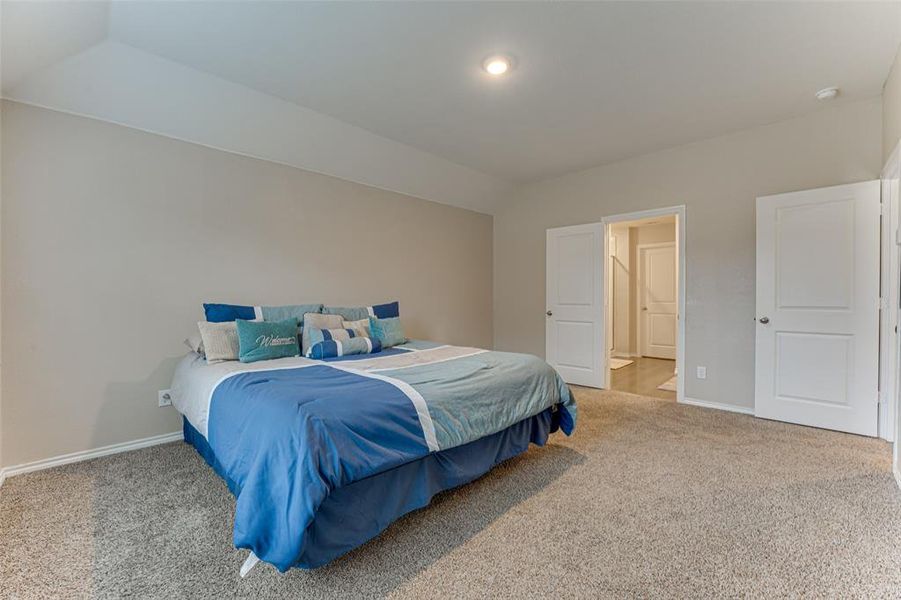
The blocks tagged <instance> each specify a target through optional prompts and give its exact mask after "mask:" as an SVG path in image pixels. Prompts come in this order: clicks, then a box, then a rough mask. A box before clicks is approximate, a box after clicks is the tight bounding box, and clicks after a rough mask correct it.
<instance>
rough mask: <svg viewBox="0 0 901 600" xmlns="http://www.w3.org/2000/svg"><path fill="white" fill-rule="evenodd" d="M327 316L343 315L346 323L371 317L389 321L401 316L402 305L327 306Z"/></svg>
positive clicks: (325, 309) (391, 303)
mask: <svg viewBox="0 0 901 600" xmlns="http://www.w3.org/2000/svg"><path fill="white" fill-rule="evenodd" d="M322 312H324V313H325V314H327V315H341V317H342V318H343V319H344V320H345V321H359V320H360V319H368V318H369V317H378V318H380V319H388V318H391V317H399V316H400V303H398V302H388V303H387V304H375V305H373V306H355V307H347V306H326V307H325V308H323V309H322Z"/></svg>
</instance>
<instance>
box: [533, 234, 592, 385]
mask: <svg viewBox="0 0 901 600" xmlns="http://www.w3.org/2000/svg"><path fill="white" fill-rule="evenodd" d="M605 262H606V252H605V251H604V226H603V225H602V224H600V223H596V224H592V225H576V226H573V227H559V228H557V229H548V230H547V312H546V316H545V318H546V320H547V326H546V337H545V343H546V354H545V355H546V357H547V361H548V363H550V365H551V366H552V367H554V368H555V369H557V372H558V373H560V376H561V377H562V378H563V380H564V381H566V382H567V383H573V384H576V385H585V386H589V387H596V388H600V387H604V386H605V384H606V381H605V380H606V373H607V353H606V352H605V351H604V348H605V346H606V336H605V334H604V296H603V282H604V270H605V269H604V267H605V264H604V263H605Z"/></svg>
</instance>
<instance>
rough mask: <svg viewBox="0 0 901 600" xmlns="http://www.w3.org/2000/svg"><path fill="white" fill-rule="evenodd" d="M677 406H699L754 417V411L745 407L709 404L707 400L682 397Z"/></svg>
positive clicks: (718, 403)
mask: <svg viewBox="0 0 901 600" xmlns="http://www.w3.org/2000/svg"><path fill="white" fill-rule="evenodd" d="M679 404H690V405H692V406H700V407H702V408H715V409H716V410H725V411H728V412H734V413H739V414H742V415H751V416H752V417H753V416H754V409H753V408H749V407H747V406H735V405H734V404H723V403H722V402H709V401H707V400H698V399H697V398H688V397H684V398H682V400H680V401H679Z"/></svg>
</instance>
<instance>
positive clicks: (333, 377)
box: [171, 341, 577, 574]
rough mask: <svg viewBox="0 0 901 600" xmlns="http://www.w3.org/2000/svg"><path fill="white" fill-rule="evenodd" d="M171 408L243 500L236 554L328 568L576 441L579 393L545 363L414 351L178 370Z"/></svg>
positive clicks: (196, 358)
mask: <svg viewBox="0 0 901 600" xmlns="http://www.w3.org/2000/svg"><path fill="white" fill-rule="evenodd" d="M171 397H172V404H173V406H175V408H176V409H178V411H179V412H180V413H181V414H182V415H183V417H184V434H185V441H186V442H188V443H189V444H192V445H193V446H194V447H195V448H196V449H197V451H198V452H199V453H200V455H201V456H202V457H203V458H204V459H205V460H206V461H207V463H209V465H210V466H211V467H212V468H213V469H214V470H215V471H216V473H218V474H219V476H220V477H222V478H223V479H224V480H225V482H226V484H227V485H228V488H229V489H230V490H231V492H232V493H233V494H234V495H235V497H236V508H235V521H234V544H235V546H236V547H238V548H246V549H249V550H250V551H251V554H250V557H249V558H248V562H246V563H245V567H244V569H243V570H242V574H244V573H245V572H246V571H247V570H249V568H250V567H252V565H253V564H254V563H255V561H257V560H263V561H266V562H268V563H271V564H272V565H274V566H275V567H276V568H277V569H278V570H279V571H282V572H284V571H287V570H288V569H290V568H292V567H301V568H315V567H319V566H322V565H325V564H327V563H328V562H330V561H332V560H334V559H335V558H337V557H339V556H341V555H343V554H345V553H346V552H348V551H350V550H352V549H353V548H356V547H357V546H359V545H361V544H363V543H365V542H366V541H368V540H370V539H372V538H373V537H375V536H377V535H378V534H379V533H380V532H381V531H383V530H384V529H385V528H387V527H388V526H389V525H390V524H391V523H392V522H393V521H395V520H396V519H398V518H399V517H401V516H402V515H404V514H406V513H408V512H410V511H412V510H416V509H418V508H422V507H424V506H426V505H428V503H429V501H430V500H431V498H432V496H434V495H435V494H436V493H438V492H440V491H443V490H446V489H450V488H453V487H456V486H459V485H463V484H465V483H468V482H470V481H472V480H474V479H476V478H478V477H480V476H481V475H483V474H485V473H486V472H488V471H489V470H491V469H492V468H493V467H494V466H495V465H497V464H499V463H500V462H503V461H504V460H507V459H509V458H511V457H513V456H515V455H517V454H520V453H522V452H524V451H525V450H526V449H527V448H528V446H529V444H537V445H544V443H545V442H546V441H547V439H548V436H549V435H550V434H551V433H553V432H555V431H557V430H558V429H559V430H562V431H563V432H564V433H566V434H567V435H569V434H570V433H572V431H573V429H574V428H575V425H576V417H577V410H576V405H575V402H574V401H573V398H572V396H571V394H570V391H569V389H568V388H567V386H566V385H565V384H564V383H563V381H562V380H561V379H560V378H559V376H558V375H557V373H556V372H555V371H554V370H553V369H552V368H551V367H550V366H549V365H548V364H547V363H545V362H544V361H542V360H541V359H539V358H536V357H534V356H530V355H524V354H513V353H506V352H494V351H487V350H481V349H477V348H465V347H458V346H447V345H439V344H434V343H429V342H422V341H413V342H408V343H406V344H403V345H401V346H397V347H394V348H389V349H386V350H384V351H382V352H379V353H376V354H361V355H354V356H346V357H341V358H336V359H326V360H312V359H308V358H303V357H291V358H281V359H276V360H265V361H260V362H255V363H249V364H244V363H239V362H236V361H230V362H223V363H217V364H207V362H206V360H204V359H203V358H202V357H201V356H200V355H198V354H196V353H190V354H188V355H187V356H185V357H184V358H183V359H182V360H181V362H180V363H179V365H178V367H177V369H176V373H175V377H174V380H173V383H172V388H171Z"/></svg>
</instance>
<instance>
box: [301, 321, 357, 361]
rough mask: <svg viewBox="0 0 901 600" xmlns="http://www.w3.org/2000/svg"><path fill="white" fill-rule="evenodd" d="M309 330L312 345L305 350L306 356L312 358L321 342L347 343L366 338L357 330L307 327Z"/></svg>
mask: <svg viewBox="0 0 901 600" xmlns="http://www.w3.org/2000/svg"><path fill="white" fill-rule="evenodd" d="M307 330H308V331H309V333H308V334H307V339H308V340H309V342H310V345H309V347H307V348H306V349H305V350H304V356H310V352H311V351H312V350H313V347H314V346H315V345H316V344H318V343H319V342H331V341H339V342H346V341H348V340H351V339H354V338H358V337H366V336H364V335H361V333H360V331H359V330H357V329H344V328H337V329H318V328H316V327H311V326H307Z"/></svg>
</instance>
